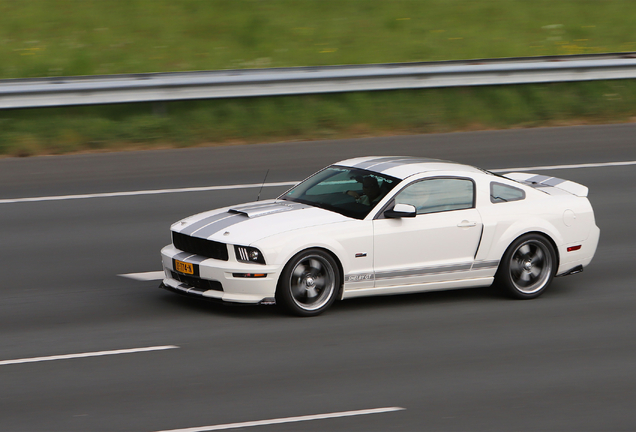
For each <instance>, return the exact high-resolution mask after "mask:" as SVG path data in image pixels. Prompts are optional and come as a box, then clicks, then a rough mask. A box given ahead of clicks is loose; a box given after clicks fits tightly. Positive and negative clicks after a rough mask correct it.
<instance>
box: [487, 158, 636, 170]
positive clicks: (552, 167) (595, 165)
mask: <svg viewBox="0 0 636 432" xmlns="http://www.w3.org/2000/svg"><path fill="white" fill-rule="evenodd" d="M628 165H636V161H625V162H604V163H586V164H577V165H547V166H536V167H525V168H501V169H493V170H488V171H492V172H512V171H535V170H536V171H545V170H556V169H576V168H604V167H613V166H628Z"/></svg>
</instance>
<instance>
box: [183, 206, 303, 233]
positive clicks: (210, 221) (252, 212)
mask: <svg viewBox="0 0 636 432" xmlns="http://www.w3.org/2000/svg"><path fill="white" fill-rule="evenodd" d="M309 207H311V206H308V205H306V204H300V203H293V202H276V203H261V204H258V203H257V204H247V205H242V206H236V207H232V208H231V209H230V210H229V211H228V212H225V213H217V214H215V215H212V216H208V217H206V218H203V219H201V220H200V221H197V222H194V223H193V224H192V225H190V226H188V227H186V228H184V229H183V230H182V231H180V233H181V234H184V235H188V236H194V237H199V238H204V239H207V238H209V237H210V236H211V235H213V234H216V233H217V232H219V231H221V230H223V229H225V228H228V227H230V226H232V225H236V224H238V223H241V222H245V221H246V220H249V219H250V218H255V217H259V216H266V215H269V214H272V213H279V212H287V211H293V210H300V209H303V208H309Z"/></svg>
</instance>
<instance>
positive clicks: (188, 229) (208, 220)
mask: <svg viewBox="0 0 636 432" xmlns="http://www.w3.org/2000/svg"><path fill="white" fill-rule="evenodd" d="M230 216H234V215H232V214H230V213H227V212H225V213H218V214H215V215H212V216H208V217H206V218H203V219H201V220H200V221H197V222H194V223H193V224H192V225H190V226H187V227H185V228H184V229H183V230H181V231H179V232H180V233H181V234H185V235H192V233H193V232H195V231H197V230H199V229H201V228H203V227H204V226H206V225H209V224H211V223H213V222H216V221H218V220H221V219H225V218H227V217H230Z"/></svg>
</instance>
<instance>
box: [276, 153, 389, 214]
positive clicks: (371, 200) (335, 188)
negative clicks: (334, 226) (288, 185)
mask: <svg viewBox="0 0 636 432" xmlns="http://www.w3.org/2000/svg"><path fill="white" fill-rule="evenodd" d="M399 182H400V180H399V179H397V178H395V177H389V176H385V175H382V174H379V173H375V172H371V171H367V170H362V169H357V168H348V167H340V166H336V165H333V166H330V167H328V168H325V169H324V170H322V171H320V172H318V173H316V174H314V175H313V176H311V177H309V178H308V179H307V180H305V181H304V182H302V183H299V184H298V185H296V186H295V187H294V188H292V189H291V190H290V191H289V192H287V193H285V194H284V195H281V196H280V197H279V199H283V200H287V201H294V202H299V203H303V204H309V205H312V206H315V207H320V208H324V209H326V210H331V211H334V212H336V213H340V214H342V215H344V216H347V217H351V218H355V219H364V218H365V217H366V216H367V215H368V214H369V212H370V211H371V209H373V207H375V206H376V204H377V203H378V202H380V200H382V198H384V197H385V196H386V194H387V193H389V191H390V190H391V189H393V188H394V187H395V185H396V184H398V183H399Z"/></svg>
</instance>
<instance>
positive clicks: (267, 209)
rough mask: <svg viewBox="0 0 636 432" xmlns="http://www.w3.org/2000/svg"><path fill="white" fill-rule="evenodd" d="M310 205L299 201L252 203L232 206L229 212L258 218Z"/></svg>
mask: <svg viewBox="0 0 636 432" xmlns="http://www.w3.org/2000/svg"><path fill="white" fill-rule="evenodd" d="M305 207H308V206H306V205H304V204H297V203H289V204H288V203H282V202H274V203H267V204H266V203H263V204H250V205H243V206H237V207H232V208H231V209H229V210H228V213H236V214H243V215H245V216H247V217H249V218H257V217H260V216H266V215H270V214H274V213H282V212H288V211H292V210H298V209H301V208H305Z"/></svg>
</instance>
